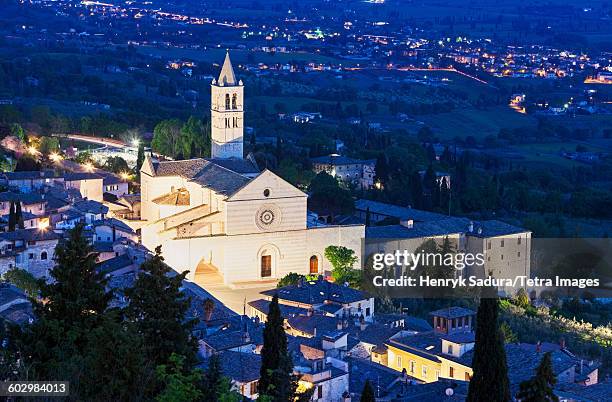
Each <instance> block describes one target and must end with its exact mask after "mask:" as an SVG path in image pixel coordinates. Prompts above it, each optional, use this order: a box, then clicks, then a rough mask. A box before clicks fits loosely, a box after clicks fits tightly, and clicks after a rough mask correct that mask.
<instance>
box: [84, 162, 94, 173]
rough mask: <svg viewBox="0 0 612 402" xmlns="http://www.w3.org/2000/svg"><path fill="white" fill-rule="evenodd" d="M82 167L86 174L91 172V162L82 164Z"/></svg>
mask: <svg viewBox="0 0 612 402" xmlns="http://www.w3.org/2000/svg"><path fill="white" fill-rule="evenodd" d="M83 167H84V168H85V170H87V171H88V172H93V165H92V164H91V162H87V163H84V164H83Z"/></svg>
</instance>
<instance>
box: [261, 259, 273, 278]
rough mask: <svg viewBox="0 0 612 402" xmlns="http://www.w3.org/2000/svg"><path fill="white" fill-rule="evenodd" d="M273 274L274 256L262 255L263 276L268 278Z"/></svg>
mask: <svg viewBox="0 0 612 402" xmlns="http://www.w3.org/2000/svg"><path fill="white" fill-rule="evenodd" d="M270 276H272V256H271V255H262V256H261V277H262V278H267V277H270Z"/></svg>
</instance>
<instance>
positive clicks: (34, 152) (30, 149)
mask: <svg viewBox="0 0 612 402" xmlns="http://www.w3.org/2000/svg"><path fill="white" fill-rule="evenodd" d="M28 152H29V153H30V154H31V155H36V154H38V149H36V147H35V146H34V145H30V146H29V147H28Z"/></svg>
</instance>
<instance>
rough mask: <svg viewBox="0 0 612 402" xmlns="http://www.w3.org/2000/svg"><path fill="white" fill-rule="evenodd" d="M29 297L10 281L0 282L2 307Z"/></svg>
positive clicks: (0, 305) (0, 302) (0, 303)
mask: <svg viewBox="0 0 612 402" xmlns="http://www.w3.org/2000/svg"><path fill="white" fill-rule="evenodd" d="M27 299H28V297H27V296H26V294H25V293H24V292H23V291H22V290H21V289H19V288H18V287H16V286H14V285H11V284H8V283H0V307H2V306H4V305H7V304H9V303H14V302H15V301H17V300H24V301H25V300H27Z"/></svg>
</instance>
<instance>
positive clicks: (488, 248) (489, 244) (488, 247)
mask: <svg viewBox="0 0 612 402" xmlns="http://www.w3.org/2000/svg"><path fill="white" fill-rule="evenodd" d="M487 250H491V242H490V241H489V242H487Z"/></svg>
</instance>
